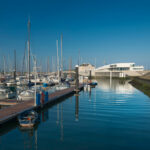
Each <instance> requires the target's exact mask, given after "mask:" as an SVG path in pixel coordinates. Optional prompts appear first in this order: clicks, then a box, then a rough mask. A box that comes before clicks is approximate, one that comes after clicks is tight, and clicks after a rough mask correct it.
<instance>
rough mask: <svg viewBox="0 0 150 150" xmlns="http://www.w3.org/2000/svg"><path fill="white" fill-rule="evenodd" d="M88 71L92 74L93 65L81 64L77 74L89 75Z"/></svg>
mask: <svg viewBox="0 0 150 150" xmlns="http://www.w3.org/2000/svg"><path fill="white" fill-rule="evenodd" d="M90 71H91V73H92V75H93V74H94V71H95V67H94V66H93V65H91V64H85V63H84V64H81V65H80V66H79V74H80V75H84V76H89V74H90Z"/></svg>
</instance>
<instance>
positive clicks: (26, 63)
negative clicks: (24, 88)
mask: <svg viewBox="0 0 150 150" xmlns="http://www.w3.org/2000/svg"><path fill="white" fill-rule="evenodd" d="M30 28H31V22H30V19H29V20H28V40H27V42H25V52H24V56H23V62H22V63H21V65H20V64H16V50H14V67H13V68H14V69H11V70H9V71H8V69H7V70H6V66H7V68H8V65H7V63H6V58H5V56H3V65H4V66H3V73H4V75H5V74H6V72H7V73H8V72H12V71H13V72H14V79H16V72H17V68H18V67H17V66H18V65H20V67H21V70H20V71H19V72H21V73H22V74H23V73H26V71H25V70H24V68H25V66H26V69H27V72H28V82H30V75H31V48H30ZM26 45H27V46H26ZM60 45H61V46H60V47H61V57H60V59H61V61H60V60H59V51H58V39H57V40H56V49H57V67H56V68H57V75H58V76H59V75H62V74H63V67H64V64H63V35H62V34H61V42H60ZM26 52H27V53H26ZM49 59H50V58H49V57H48V59H47V73H48V72H50V61H49ZM10 64H11V65H12V63H10ZM54 65H55V63H54V57H52V69H53V71H54V68H55V67H54ZM41 66H42V65H41ZM41 68H42V67H41ZM68 68H69V70H72V59H69V67H68ZM41 72H42V71H41Z"/></svg>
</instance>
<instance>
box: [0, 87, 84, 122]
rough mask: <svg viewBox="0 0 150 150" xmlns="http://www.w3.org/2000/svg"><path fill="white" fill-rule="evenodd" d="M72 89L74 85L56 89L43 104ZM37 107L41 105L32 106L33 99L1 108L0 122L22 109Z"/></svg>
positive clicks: (22, 110)
mask: <svg viewBox="0 0 150 150" xmlns="http://www.w3.org/2000/svg"><path fill="white" fill-rule="evenodd" d="M82 88H83V85H80V86H79V89H80V90H82ZM74 89H75V87H70V88H67V89H64V90H61V91H56V92H54V93H52V94H49V98H48V101H47V103H45V104H44V105H47V104H48V103H50V102H54V101H57V100H58V99H60V98H62V97H64V96H67V95H69V94H73V93H74ZM44 105H43V106H44ZM38 107H41V106H34V100H30V101H24V102H19V103H17V104H16V105H12V106H9V107H6V108H3V109H1V110H0V124H3V123H6V122H7V121H9V120H11V119H13V118H15V117H17V116H18V115H19V114H21V113H23V112H24V111H27V110H31V109H36V108H38Z"/></svg>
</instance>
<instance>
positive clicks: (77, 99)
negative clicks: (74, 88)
mask: <svg viewBox="0 0 150 150" xmlns="http://www.w3.org/2000/svg"><path fill="white" fill-rule="evenodd" d="M75 100H76V101H75V121H79V95H78V94H76V95H75Z"/></svg>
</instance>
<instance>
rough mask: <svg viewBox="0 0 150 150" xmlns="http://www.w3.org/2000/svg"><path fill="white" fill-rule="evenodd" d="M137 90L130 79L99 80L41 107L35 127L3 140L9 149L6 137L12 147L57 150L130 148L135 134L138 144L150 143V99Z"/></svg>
mask: <svg viewBox="0 0 150 150" xmlns="http://www.w3.org/2000/svg"><path fill="white" fill-rule="evenodd" d="M134 91H135V89H134V88H133V87H132V86H131V85H130V84H128V81H123V82H120V81H119V80H114V79H112V80H111V86H110V80H109V79H108V80H107V79H105V80H99V81H98V86H97V87H96V88H92V89H90V90H87V91H86V92H80V95H79V94H76V95H75V96H72V97H70V98H67V99H66V100H60V101H59V103H55V104H54V105H53V106H50V107H48V108H47V109H43V110H42V111H40V112H39V115H40V118H41V119H40V123H39V124H38V126H37V127H35V128H34V129H33V130H29V131H22V130H18V128H17V129H15V128H14V130H13V131H12V132H11V134H6V136H5V135H4V136H2V140H1V139H0V141H1V143H0V144H2V146H3V147H6V149H9V147H7V145H5V144H6V142H7V141H12V143H11V144H10V145H12V149H15V146H14V145H13V143H15V144H16V145H17V144H18V146H19V148H20V149H23V147H24V149H39V150H40V149H42V148H44V147H43V145H46V148H45V149H56V150H59V149H62V150H63V149H65V150H66V149H111V147H112V146H113V148H112V149H119V148H122V146H124V148H126V149H130V148H131V145H129V144H130V143H131V144H132V142H133V143H135V141H134V140H133V139H136V137H138V138H139V140H138V139H136V140H138V142H137V144H138V143H144V142H145V144H149V143H148V142H147V141H149V139H150V136H149V133H150V129H149V125H150V121H149V120H150V117H149V116H150V102H149V101H146V100H143V99H146V98H147V97H146V96H145V95H144V94H142V93H140V92H138V91H137V92H136V93H134ZM133 93H134V94H133ZM128 94H129V96H126V95H128ZM79 96H80V97H79ZM89 101H90V102H89ZM123 101H124V102H125V103H122V102H123ZM143 130H145V131H144V132H143ZM18 131H19V132H18ZM16 135H17V136H16ZM14 136H16V139H14V140H13V137H14ZM141 137H142V138H143V137H144V138H145V139H146V140H145V139H144V138H143V140H142V138H141ZM10 139H11V140H10ZM99 139H101V140H102V142H99ZM128 139H130V140H128ZM17 140H18V141H19V142H18V143H17V142H16V141H17ZM91 140H92V142H88V143H87V141H91ZM141 140H142V142H139V141H141ZM93 141H94V142H93ZM130 141H132V142H130ZM112 143H113V144H114V145H113V144H112ZM127 143H129V144H127ZM109 145H111V146H110V147H109ZM143 145H144V144H143ZM135 147H136V145H135ZM19 148H18V149H19ZM136 148H138V147H136ZM136 148H135V149H136ZM140 148H141V147H140ZM0 149H1V147H0Z"/></svg>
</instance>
